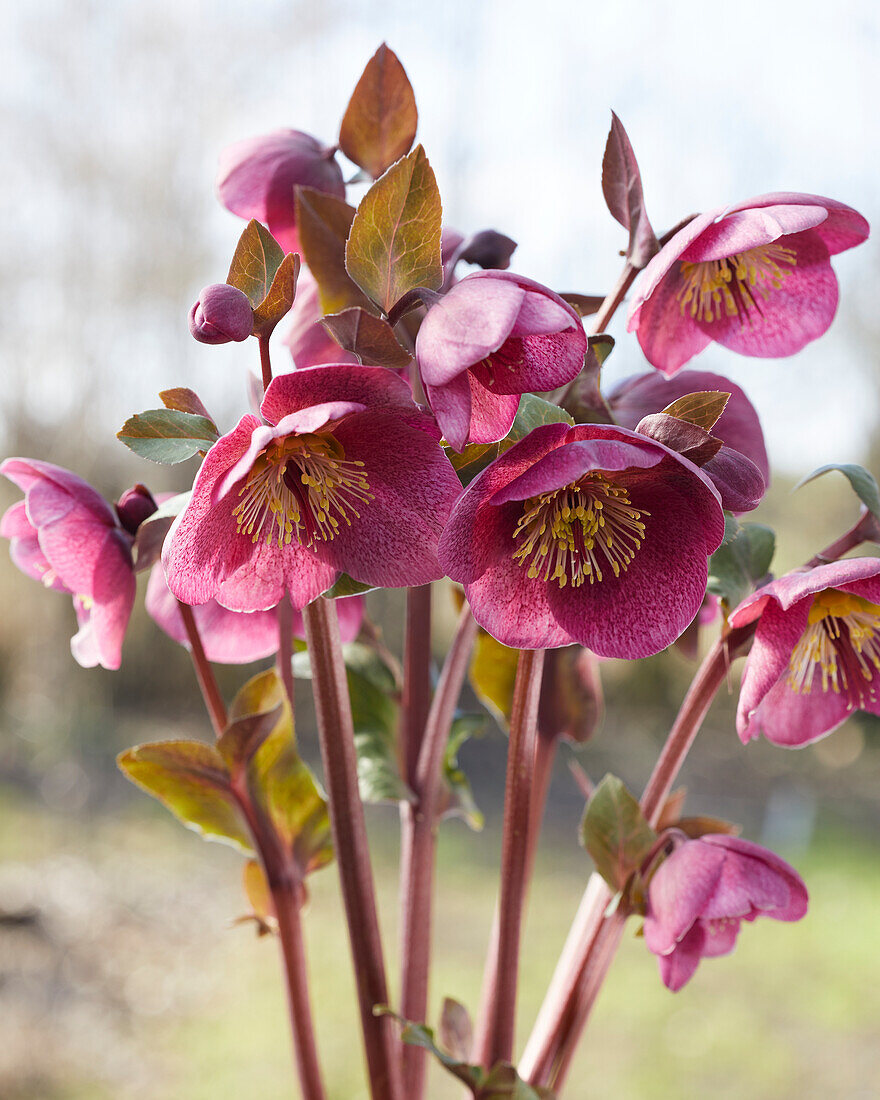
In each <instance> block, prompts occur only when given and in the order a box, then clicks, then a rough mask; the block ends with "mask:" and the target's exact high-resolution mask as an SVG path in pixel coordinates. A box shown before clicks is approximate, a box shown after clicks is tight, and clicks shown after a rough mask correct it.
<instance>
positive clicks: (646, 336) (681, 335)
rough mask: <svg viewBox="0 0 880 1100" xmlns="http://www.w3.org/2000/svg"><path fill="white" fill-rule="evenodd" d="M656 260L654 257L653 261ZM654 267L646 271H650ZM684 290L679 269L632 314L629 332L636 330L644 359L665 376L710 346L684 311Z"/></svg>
mask: <svg viewBox="0 0 880 1100" xmlns="http://www.w3.org/2000/svg"><path fill="white" fill-rule="evenodd" d="M656 259H657V257H656V256H655V257H654V260H652V261H651V263H654V261H655V260H656ZM650 267H651V264H649V265H648V267H647V268H645V271H646V272H647V271H648V270H650ZM683 287H684V282H683V280H682V277H681V270H680V268H679V267H678V266H676V267H675V268H674V269H673V270H671V271H669V272H667V274H666V275H664V277H663V279H662V281H661V282H660V284H659V285H658V286H657V288H656V289H655V290H654V292H653V293H652V294H651V296H650V297H648V298H646V299H645V301H644V302H643V303H642V305H641V307H640V309H639V312H638V314H636V313H632V314H631V317H632V319H633V320H632V322H631V323H630V324H629V325H628V327H629V329H630V330H632V329H633V328H635V329H636V336H637V337H638V341H639V344H640V345H641V348H642V351H643V352H644V353H645V358H646V359H647V360H648V362H649V363H650V364H651V366H652V367H656V368H657V370H661V371H663V373H664V374H666V375H673V374H676V373H677V372H678V371H679V370H681V368H682V367H683V366H684V365H685V363H687V361H688V360H689V359H693V357H694V356H695V355H697V354H698V353H699V352H701V351H702V350H703V348H705V347H708V346H709V344H710V343H711V342H712V337H711V335H709V334H708V333H706V332H704V331H703V330H702V329H701V328H700V327H699V325H697V324H696V323H695V321H694V320H693V319H692V318H691V315H690V313H689V312H688V311H687V310H682V308H681V302H680V301H679V299H678V295H679V293H680V291H681V290H682V289H683Z"/></svg>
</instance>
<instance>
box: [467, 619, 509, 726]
mask: <svg viewBox="0 0 880 1100" xmlns="http://www.w3.org/2000/svg"><path fill="white" fill-rule="evenodd" d="M518 661H519V650H518V649H510V648H509V647H508V646H506V645H502V644H501V642H499V641H498V640H497V639H496V638H493V637H492V635H491V634H487V633H486V631H485V630H480V631H478V632H477V639H476V641H475V642H474V649H473V653H472V654H471V663H470V667H469V669H468V680H469V681H470V685H471V687H472V688H473V689H474V691H475V692H476V696H477V698H478V699H479V700H480V702H481V703H482V704H483V706H484V707H485V708H486V709H487V710H488V711H489V713H490V714H491V715H492V717H493V718H495V720H496V721H497V722H498V724H499V726H501V728H502V729H507V724H508V722H509V721H510V709H511V705H512V703H513V684H514V680H515V679H516V666H517V662H518Z"/></svg>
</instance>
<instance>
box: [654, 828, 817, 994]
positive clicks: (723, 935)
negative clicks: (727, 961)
mask: <svg viewBox="0 0 880 1100" xmlns="http://www.w3.org/2000/svg"><path fill="white" fill-rule="evenodd" d="M807 900H808V899H807V888H806V886H804V883H803V880H802V879H801V877H800V875H799V874H798V873H797V871H795V869H794V868H793V867H790V866H789V865H788V864H787V863H786V862H785V861H784V860H781V859H780V858H779V857H778V856H776V855H774V854H773V852H770V851H768V850H767V849H766V848H762V847H761V846H760V845H759V844H752V843H750V842H749V841H748V840H740V839H739V838H738V837H733V836H725V835H720V834H719V835H715V834H710V835H707V836H702V837H700V838H699V839H698V840H685V841H684V842H683V843H681V844H680V846H679V847H677V848H676V849H675V851H674V852H673V853H672V855H670V856H669V857H668V858H667V859H665V860H664V861H663V863H661V864H660V866H659V868H658V869H657V871H656V872H655V873H654V875H653V876H652V878H651V881H650V884H649V886H648V914H647V917H646V918H645V944H646V946H647V948H648V950H649V951H652V952H653V953H654V954H655V955H657V957H658V962H659V963H660V977H661V978H662V979H663V984H664V985H665V986H666V987H667V988H668V989H671V990H672V992H673V993H677V992H678V990H679V989H681V987H682V986H683V985H685V984H686V983H687V982H688V981H689V980H690V979H691V977H692V976H693V973H694V971H695V970H696V969H697V966H698V965H699V962H700V959H702V958H714V957H715V956H717V955H728V954H730V952H731V951H732V950H733V949H734V947H735V946H736V937H737V935H738V934H739V928H740V922H741V921H744V920H748V921H753V920H754V919H755V918H756V917H760V916H766V917H773V918H774V919H775V920H784V921H795V920H800V919H801V917H802V916H804V914H805V913H806V911H807Z"/></svg>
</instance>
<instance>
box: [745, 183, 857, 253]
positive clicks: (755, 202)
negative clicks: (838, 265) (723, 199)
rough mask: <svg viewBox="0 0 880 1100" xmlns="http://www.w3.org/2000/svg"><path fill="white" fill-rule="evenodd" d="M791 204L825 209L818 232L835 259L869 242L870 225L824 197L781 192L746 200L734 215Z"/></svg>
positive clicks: (851, 210) (855, 214)
mask: <svg viewBox="0 0 880 1100" xmlns="http://www.w3.org/2000/svg"><path fill="white" fill-rule="evenodd" d="M785 204H791V205H794V206H806V205H816V206H820V207H823V208H824V209H825V211H826V212H827V215H828V216H827V218H826V220H825V221H823V222H822V223H821V225H820V226H818V227H817V232H818V233H819V235H820V236H821V237H822V240H823V241H824V242H825V244H826V246H827V248H828V251H829V252H830V253H831V255H832V256H833V255H835V254H836V253H838V252H844V251H846V249H848V248H854V247H855V246H856V245H857V244H861V243H862V241H864V240H866V239H867V237H868V234H869V232H870V229H869V226H868V223H867V221H866V220H865V219H864V218H863V217H862V215H861V214H859V213H858V212H857V211H856V210H853V208H852V207H851V206H847V205H845V203H842V202H837V200H836V199H827V198H824V197H823V196H822V195H805V194H801V193H799V192H790V191H779V192H774V193H771V194H769V195H759V196H758V197H757V198H753V199H746V200H744V201H743V202H740V203H737V204H736V205H735V206H732V207H731V208H730V209H731V211H737V210H747V209H750V208H754V207H765V206H773V207H775V206H782V205H785Z"/></svg>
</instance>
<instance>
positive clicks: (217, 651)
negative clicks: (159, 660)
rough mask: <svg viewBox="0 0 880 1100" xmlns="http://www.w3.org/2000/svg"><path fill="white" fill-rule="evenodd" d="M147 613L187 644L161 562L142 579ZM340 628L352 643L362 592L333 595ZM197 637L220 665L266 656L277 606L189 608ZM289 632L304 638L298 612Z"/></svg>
mask: <svg viewBox="0 0 880 1100" xmlns="http://www.w3.org/2000/svg"><path fill="white" fill-rule="evenodd" d="M145 606H146V609H147V613H148V614H149V616H150V618H151V619H152V620H153V621H154V622H155V623H156V625H157V626H158V627H159V628H160V629H161V630H163V631H164V632H165V633H166V634H167V635H168V636H169V638H173V639H174V641H175V642H179V643H180V645H182V646H186V648H187V649H188V648H189V639H188V637H187V633H186V627H185V626H184V625H183V618H182V617H181V614H180V608H179V606H178V603H177V599H176V598H175V596H174V594H173V593H172V591H171V589H170V588H169V587H168V584H167V582H166V580H165V574H164V573H163V572H162V567H161V566H160V565H154V566H153V568H152V570H151V572H150V580H149V583H148V584H147V596H146V601H145ZM336 607H337V609H338V611H339V633H340V635H341V637H342V641H343V642H353V641H354V639H355V638H356V637H357V635H358V632H359V631H360V628H361V621H362V619H363V617H364V599H363V596H348V597H346V598H345V599H341V600H337V601H336ZM192 611H193V618H194V619H195V621H196V626H197V627H198V630H199V637H200V638H201V641H202V645H203V647H204V650H205V656H206V657H207V658H208V660H209V661H214V662H216V663H217V664H221V665H246V664H250V662H251V661H260V660H262V659H263V658H264V657H271V656H272V654H273V653H277V651H278V608H277V607H272V608H269V610H268V611H252V612H250V613H248V612H246V611H228V610H227V609H226V608H225V607H221V605H220V604H219V603H217V601H216V600H208V602H207V603H203V604H199V605H198V606H197V607H194V608H193V609H192ZM293 634H294V636H295V637H297V638H304V637H305V632H304V629H303V622H302V616H301V615H299V614H297V612H295V611H294V613H293Z"/></svg>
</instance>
